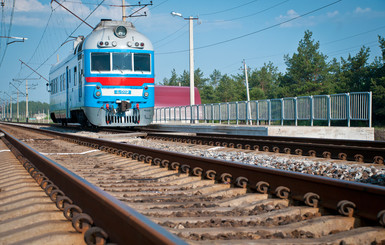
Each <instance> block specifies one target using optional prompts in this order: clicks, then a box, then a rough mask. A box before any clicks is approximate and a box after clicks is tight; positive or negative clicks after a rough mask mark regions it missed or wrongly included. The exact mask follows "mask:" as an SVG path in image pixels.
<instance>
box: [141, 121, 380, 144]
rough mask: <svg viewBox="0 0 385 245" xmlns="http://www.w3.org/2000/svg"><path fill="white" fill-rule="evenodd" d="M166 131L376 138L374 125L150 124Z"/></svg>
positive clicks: (359, 138) (329, 137) (358, 138)
mask: <svg viewBox="0 0 385 245" xmlns="http://www.w3.org/2000/svg"><path fill="white" fill-rule="evenodd" d="M148 127H149V128H152V129H158V130H166V131H175V132H179V131H183V132H192V133H212V132H215V133H223V134H234V135H254V136H287V137H309V138H324V139H351V140H374V128H373V127H316V126H312V127H310V126H309V127H308V126H272V125H270V126H267V125H231V124H204V123H199V124H187V123H175V122H172V123H167V124H166V123H160V124H151V125H149V126H148Z"/></svg>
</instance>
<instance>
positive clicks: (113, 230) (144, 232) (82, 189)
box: [1, 129, 186, 244]
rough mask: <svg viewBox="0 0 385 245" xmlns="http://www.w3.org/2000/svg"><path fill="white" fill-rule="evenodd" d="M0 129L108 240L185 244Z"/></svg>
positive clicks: (124, 242) (119, 242)
mask: <svg viewBox="0 0 385 245" xmlns="http://www.w3.org/2000/svg"><path fill="white" fill-rule="evenodd" d="M1 131H2V132H3V133H4V134H5V136H4V137H5V138H6V139H7V140H8V141H9V142H10V143H11V144H12V145H13V146H14V147H15V148H16V149H17V150H18V151H19V152H20V153H21V154H22V155H23V156H24V157H25V158H27V159H28V160H29V161H30V162H31V163H32V164H34V165H35V166H36V168H37V169H39V171H41V172H43V173H44V174H45V176H47V177H48V178H49V179H50V181H52V182H53V183H55V185H57V186H58V187H59V188H60V190H61V191H63V192H64V193H65V194H66V195H67V196H68V197H69V198H71V200H72V201H73V202H74V203H76V204H77V205H78V206H79V207H81V209H82V210H83V212H85V213H87V214H89V215H91V217H92V219H93V221H94V224H95V225H96V226H98V227H101V228H102V229H103V230H104V231H105V232H107V234H108V235H109V241H111V242H113V243H116V244H127V243H129V244H186V243H185V242H184V241H183V240H181V239H179V238H177V237H175V236H174V235H172V234H171V233H169V232H168V231H166V230H165V229H164V228H162V227H161V226H159V225H157V224H155V223H153V222H152V221H151V220H149V219H148V218H147V217H145V216H144V215H142V214H140V213H138V212H137V211H135V210H134V209H132V208H130V207H129V206H127V205H125V204H123V203H122V202H120V201H119V200H117V199H116V198H115V197H112V196H111V195H109V194H107V193H106V192H104V191H102V190H101V189H100V188H98V187H96V186H94V185H92V184H91V183H89V182H88V181H86V180H84V179H83V178H81V177H79V176H77V175H75V174H74V173H72V172H71V171H69V170H68V169H66V168H64V167H63V166H61V165H59V164H58V163H56V162H54V161H52V160H50V159H48V158H47V157H45V156H43V155H41V154H40V153H39V152H37V151H36V150H34V149H33V148H31V147H29V146H28V145H26V144H24V143H22V142H21V141H20V140H18V139H16V138H15V137H14V136H12V135H10V134H9V133H8V132H7V131H5V130H3V129H2V130H1Z"/></svg>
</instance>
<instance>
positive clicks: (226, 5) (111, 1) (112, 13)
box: [0, 0, 385, 103]
mask: <svg viewBox="0 0 385 245" xmlns="http://www.w3.org/2000/svg"><path fill="white" fill-rule="evenodd" d="M3 1H4V6H3V7H2V18H1V22H2V24H1V36H13V37H24V38H28V39H27V40H25V41H24V42H14V43H11V44H8V45H7V42H8V43H9V42H11V41H16V40H17V39H7V38H0V86H1V87H0V91H1V92H0V98H1V99H2V100H0V101H1V102H0V103H2V102H3V101H4V100H9V99H10V97H12V100H13V102H14V103H15V102H16V91H17V89H18V90H20V91H21V92H24V93H25V86H26V85H25V80H26V79H27V81H28V86H29V101H41V102H49V93H48V92H47V90H46V83H47V82H46V81H45V80H44V78H46V79H48V77H49V69H50V67H51V66H52V65H53V64H55V63H56V62H57V60H62V59H64V58H65V57H66V56H67V55H68V54H69V53H70V52H71V51H72V49H73V38H72V37H76V36H78V35H84V36H87V35H88V34H89V33H90V32H91V31H92V29H91V28H90V27H89V26H87V25H85V24H81V23H82V22H81V21H80V20H79V19H77V18H76V17H74V16H73V15H71V14H70V13H69V12H68V11H66V10H64V9H63V8H62V7H60V6H59V5H58V4H57V3H56V2H55V1H53V2H52V3H50V1H49V0H48V1H43V0H40V1H39V0H15V2H14V0H3ZM58 1H59V2H60V3H61V4H62V5H64V6H65V7H66V8H68V9H70V10H71V11H72V12H74V13H75V14H76V15H78V16H80V17H81V18H83V19H86V22H87V23H88V24H89V25H91V26H93V27H94V26H96V25H97V24H98V23H99V21H100V19H113V20H121V18H122V8H121V7H117V6H116V5H121V1H119V0H104V1H103V0H58ZM141 2H142V3H150V2H149V1H143V0H142V1H141ZM152 2H153V5H152V6H148V7H146V8H144V9H143V10H141V11H139V12H138V13H139V14H143V15H144V12H146V15H147V16H145V17H132V18H128V21H131V22H133V23H134V25H135V27H136V29H137V30H138V31H139V32H142V33H143V34H144V35H146V36H147V37H148V38H149V39H150V40H151V41H152V43H153V46H154V50H155V81H156V83H157V84H160V83H161V82H162V81H163V79H164V78H170V76H171V71H172V70H173V69H175V70H176V72H177V74H182V73H183V71H184V70H186V71H188V70H189V52H188V49H189V26H188V22H189V21H188V20H184V19H183V18H180V17H175V16H172V15H171V14H170V13H171V12H172V11H175V12H178V13H181V14H182V15H183V17H185V18H187V17H190V16H191V17H196V18H198V20H195V21H194V26H193V34H194V66H195V69H197V68H200V69H201V71H202V72H203V74H204V77H209V75H210V74H212V72H213V71H214V70H215V69H216V70H219V71H220V72H221V73H222V74H227V75H236V74H242V73H243V71H242V70H241V67H242V62H243V60H245V62H246V65H247V66H248V67H249V68H250V69H252V70H253V69H259V68H261V67H262V66H263V65H264V64H265V63H268V62H272V63H273V65H275V66H277V67H278V69H279V71H281V72H285V71H286V65H285V62H284V55H289V56H292V55H293V53H295V52H296V50H297V47H298V43H299V41H300V40H301V39H302V38H303V36H304V33H305V31H306V30H310V31H311V32H312V33H313V39H314V40H315V41H318V42H319V43H320V52H322V53H323V54H324V55H326V56H327V57H328V61H331V60H332V59H333V58H337V60H340V58H341V57H343V58H345V59H346V58H347V57H348V55H349V54H350V55H352V56H354V55H356V54H357V52H358V51H359V50H360V48H361V47H362V46H365V47H369V48H370V50H371V53H370V54H371V59H370V61H373V59H374V57H376V56H381V51H380V48H379V47H378V35H381V36H383V37H384V36H385V0H370V1H364V0H238V1H229V0H183V1H181V0H153V1H152ZM137 3H138V2H133V1H128V0H126V1H125V4H137ZM136 10H137V7H132V8H128V7H127V8H126V15H129V14H131V13H132V12H133V11H136ZM22 62H23V63H22ZM25 64H26V65H25ZM27 65H28V66H29V67H30V68H32V69H34V70H36V71H37V72H38V73H39V75H38V74H36V73H34V72H32V70H31V69H30V68H28V67H27ZM346 92H349V91H346ZM20 100H25V97H23V96H22V95H20Z"/></svg>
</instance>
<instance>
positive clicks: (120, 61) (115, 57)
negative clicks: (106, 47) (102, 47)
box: [112, 53, 132, 73]
mask: <svg viewBox="0 0 385 245" xmlns="http://www.w3.org/2000/svg"><path fill="white" fill-rule="evenodd" d="M112 70H113V71H121V72H122V73H123V71H132V55H131V53H112Z"/></svg>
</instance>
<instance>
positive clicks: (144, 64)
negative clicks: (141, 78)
mask: <svg viewBox="0 0 385 245" xmlns="http://www.w3.org/2000/svg"><path fill="white" fill-rule="evenodd" d="M150 60H151V56H150V54H141V53H137V54H134V71H142V72H143V71H144V72H150V71H151V65H150V64H151V62H150Z"/></svg>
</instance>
